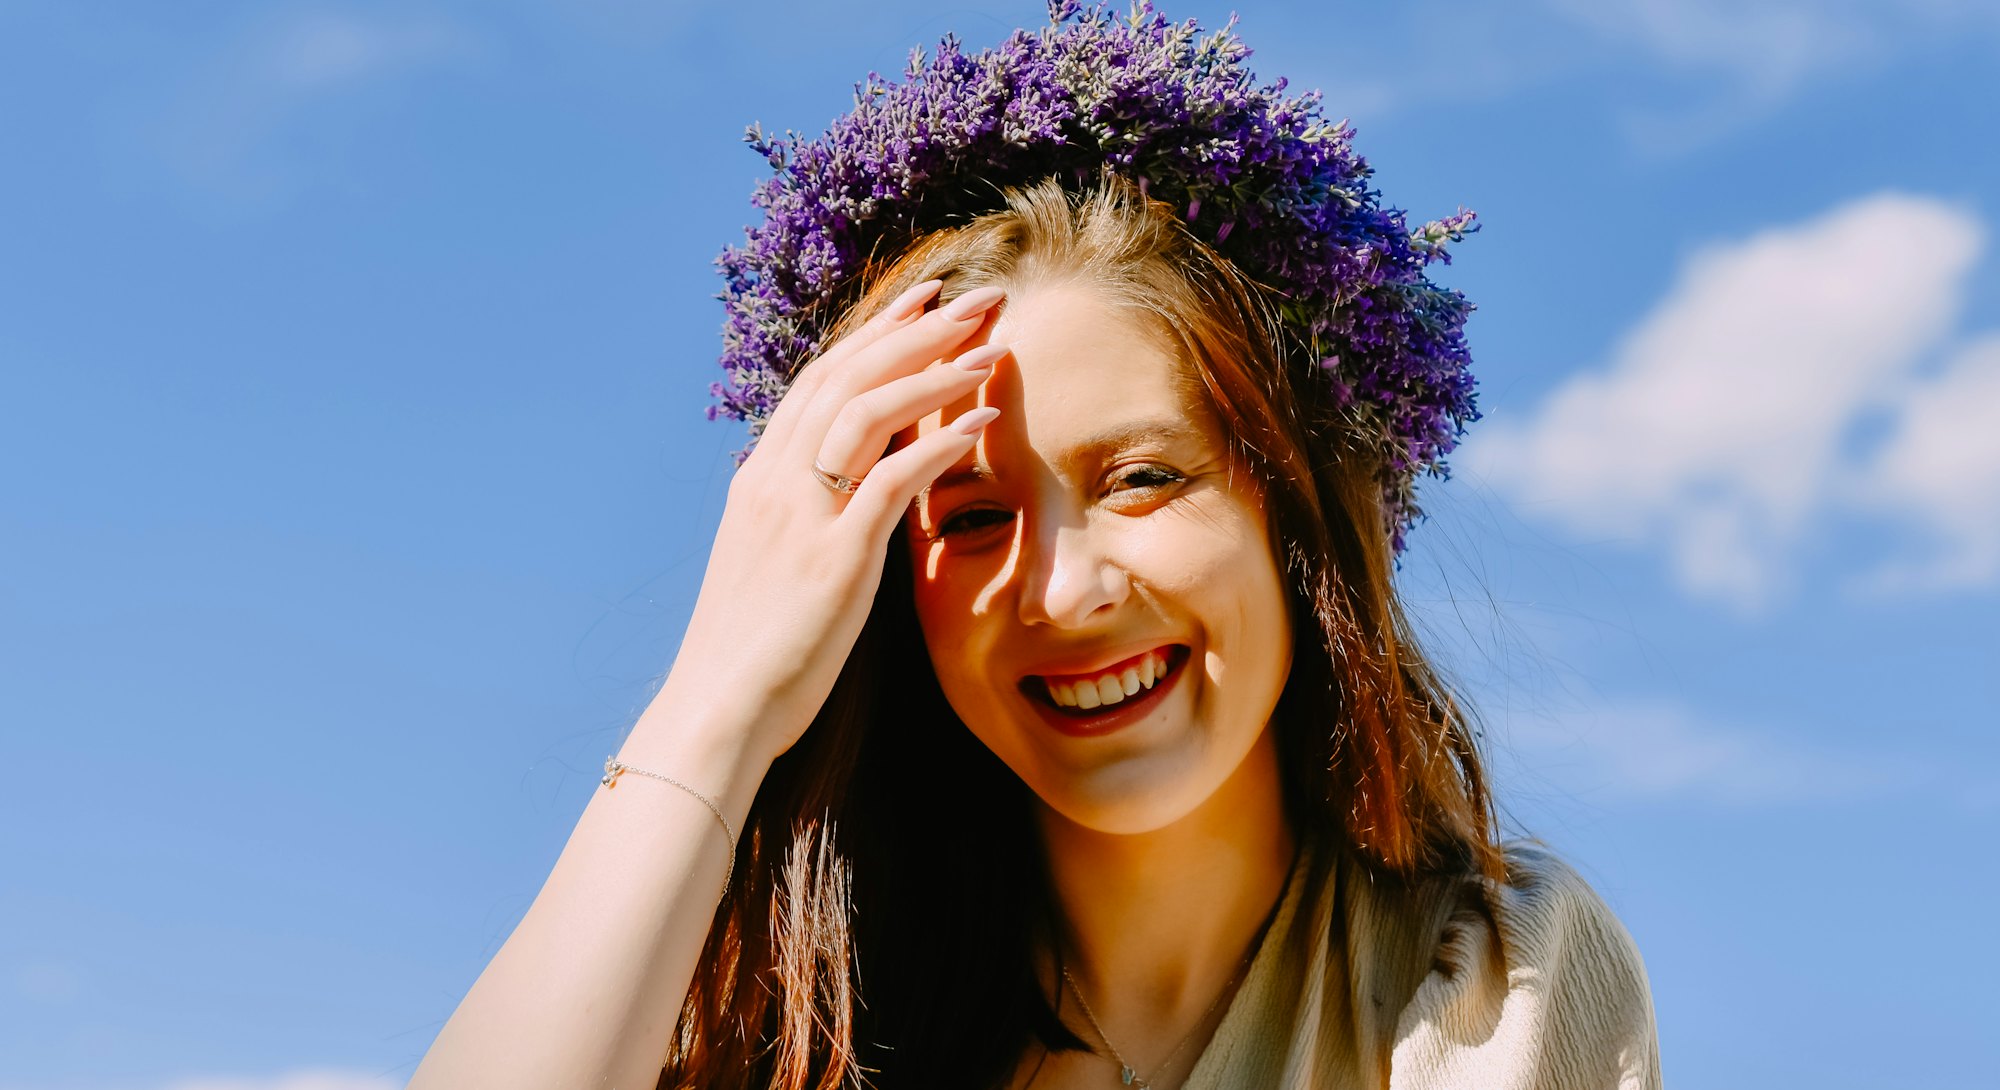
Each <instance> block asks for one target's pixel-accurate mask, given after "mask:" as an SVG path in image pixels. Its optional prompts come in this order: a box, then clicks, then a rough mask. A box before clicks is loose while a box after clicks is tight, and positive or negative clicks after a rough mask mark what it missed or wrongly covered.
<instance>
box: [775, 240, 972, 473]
mask: <svg viewBox="0 0 2000 1090" xmlns="http://www.w3.org/2000/svg"><path fill="white" fill-rule="evenodd" d="M943 286H944V281H942V280H926V281H924V282H923V283H921V284H918V285H916V286H914V287H912V288H910V289H909V290H907V291H905V292H903V294H901V295H898V296H896V298H895V299H894V300H893V301H891V302H890V303H889V305H888V306H886V307H883V308H882V310H881V311H880V312H879V313H877V314H876V315H875V316H874V317H872V318H870V319H868V320H867V321H866V322H864V323H862V325H861V328H859V329H856V330H855V331H854V332H852V333H850V334H848V335H847V336H845V337H842V338H841V339H840V340H839V342H837V343H836V344H835V345H834V346H833V347H832V348H829V349H827V350H826V351H825V352H822V353H821V354H820V355H818V356H817V357H815V358H814V359H812V360H811V361H809V362H808V363H807V364H806V365H805V366H804V367H803V368H801V369H800V370H799V373H798V374H796V375H793V376H792V382H791V385H790V386H789V387H788V388H787V389H786V391H785V396H784V397H783V398H782V399H780V400H779V402H778V407H777V409H775V410H774V411H773V412H772V413H771V418H770V419H769V420H768V421H766V422H765V424H764V434H763V435H762V436H761V437H760V438H759V440H758V443H759V445H760V446H761V445H763V444H766V443H768V444H771V445H772V446H773V447H774V448H776V449H780V450H782V449H783V448H784V444H785V443H786V442H788V441H789V438H790V435H791V429H792V428H793V427H794V426H795V424H796V420H795V418H796V417H797V416H798V415H799V413H800V412H801V411H803V410H804V407H805V406H806V405H807V404H809V403H810V402H811V401H812V399H813V395H814V393H815V391H817V390H818V389H819V387H820V384H821V383H823V382H825V381H826V376H827V375H828V373H830V372H832V371H835V370H838V369H839V368H840V366H841V363H842V361H843V360H846V359H847V358H849V357H851V356H853V355H854V353H856V352H858V351H860V350H861V349H863V348H865V347H867V346H868V345H871V344H874V343H875V342H876V341H878V340H881V339H882V338H883V337H885V336H888V335H889V334H890V333H891V332H893V331H895V330H897V329H900V328H902V327H903V326H905V325H908V324H909V323H911V322H913V321H915V320H916V319H917V317H918V316H919V315H921V314H922V313H923V311H924V304H925V303H927V302H929V301H930V298H931V296H932V295H935V294H936V293H937V290H938V289H939V288H941V287H943Z"/></svg>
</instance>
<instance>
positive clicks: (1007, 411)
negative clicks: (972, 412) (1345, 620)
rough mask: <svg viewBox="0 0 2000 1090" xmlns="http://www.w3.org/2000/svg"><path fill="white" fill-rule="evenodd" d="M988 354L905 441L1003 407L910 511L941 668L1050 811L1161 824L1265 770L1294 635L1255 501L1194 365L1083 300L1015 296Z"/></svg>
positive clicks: (1108, 827) (958, 701) (919, 585)
mask: <svg viewBox="0 0 2000 1090" xmlns="http://www.w3.org/2000/svg"><path fill="white" fill-rule="evenodd" d="M980 340H992V341H998V342H1002V343H1005V344H1008V345H1010V346H1011V347H1012V353H1011V354H1010V355H1009V356H1007V357H1005V358H1003V359H1002V360H1000V362H999V363H998V365H996V367H995V369H994V372H993V374H992V376H991V377H990V378H989V379H988V380H987V381H986V383H985V384H984V385H982V386H981V387H980V389H979V391H978V393H977V394H976V395H975V396H974V398H968V399H967V400H965V401H963V402H961V403H957V404H954V405H951V406H948V407H947V408H946V409H945V410H944V411H943V412H942V413H935V414H932V415H931V416H929V417H928V418H926V419H924V420H922V421H920V422H919V423H918V424H917V425H916V427H915V429H913V430H912V431H911V432H906V433H905V434H904V435H903V436H902V437H900V438H901V439H903V440H907V439H909V438H911V437H912V435H913V434H921V433H923V432H928V431H930V430H932V429H935V428H938V427H942V426H943V425H944V424H946V423H949V422H950V421H951V420H952V419H954V418H956V417H957V416H958V415H959V414H960V413H962V412H965V411H967V410H968V409H971V408H974V407H976V406H978V405H982V404H984V405H996V406H999V408H1000V409H1001V415H1000V418H999V419H998V420H996V421H994V423H993V424H992V425H990V426H989V427H988V428H987V429H986V433H985V435H984V436H983V437H982V438H981V439H980V442H979V445H978V446H977V447H976V448H974V450H973V451H972V452H971V453H969V454H968V455H966V456H965V457H964V458H962V459H960V460H959V462H958V463H957V464H956V465H954V466H953V467H952V469H950V470H947V471H946V473H945V474H944V475H943V476H941V477H940V478H939V479H938V481H937V482H936V483H934V484H933V485H932V486H931V488H930V489H929V490H928V491H927V492H926V493H925V494H924V495H921V496H919V497H918V500H917V502H916V503H915V504H913V505H912V506H911V509H910V512H909V514H908V515H907V516H905V525H904V531H905V535H906V539H907V541H908V545H909V549H910V552H911V560H912V565H911V567H912V570H913V573H914V575H915V578H916V587H915V597H916V610H917V616H918V619H919V621H920V622H921V624H922V627H923V633H924V641H925V643H926V645H927V646H928V647H929V650H930V657H931V663H932V666H933V667H934V668H935V669H936V671H937V677H938V681H939V683H940V684H941V686H942V688H943V691H944V695H945V697H946V699H948V700H949V701H950V703H951V706H952V708H953V709H954V710H955V711H956V712H957V713H958V715H959V717H960V718H961V719H963V720H964V721H965V724H966V726H967V727H969V728H970V729H971V731H972V733H973V734H974V735H976V736H978V738H979V740H980V741H982V742H984V743H985V744H986V746H987V747H988V748H989V749H991V750H992V751H993V752H994V753H995V754H996V755H997V756H999V758H1000V759H1001V760H1002V761H1004V762H1006V764H1007V765H1008V767H1010V768H1012V769H1013V770H1014V772H1015V774H1016V775H1018V776H1020V777H1021V779H1022V780H1023V781H1024V782H1026V783H1027V785H1028V786H1029V787H1030V788H1031V789H1033V791H1034V792H1035V793H1036V795H1038V796H1039V797H1040V798H1041V800H1042V801H1043V802H1044V803H1046V804H1047V805H1048V806H1049V807H1051V808H1052V809H1054V810H1055V811H1057V812H1059V813H1060V814H1062V815H1063V816H1065V817H1067V818H1068V819H1070V820H1071V821H1074V822H1076V823H1078V824H1080V825H1083V826H1086V827H1089V828H1093V829H1097V830H1100V831H1103V832H1116V833H1137V832H1146V831H1150V830H1153V829H1157V828H1160V827H1162V826H1164V825H1167V824H1169V823H1171V822H1174V821H1176V820H1178V819H1180V818H1181V817H1183V816H1185V815H1187V814H1188V813H1190V812H1191V811H1193V810H1194V809H1195V808H1196V807H1198V806H1199V805H1201V804H1202V803H1203V802H1204V801H1206V800H1207V799H1209V798H1210V796H1211V795H1214V794H1215V793H1216V790H1217V788H1218V787H1220V786H1221V785H1222V784H1223V783H1224V781H1226V780H1227V779H1228V778H1229V777H1230V776H1231V774H1232V773H1234V772H1235V771H1236V770H1237V769H1238V768H1239V766H1242V765H1243V764H1244V760H1245V758H1246V757H1247V756H1249V755H1250V754H1251V753H1252V751H1253V750H1256V749H1258V748H1259V747H1267V749H1266V752H1265V753H1264V756H1266V757H1271V758H1274V752H1272V751H1271V750H1270V748H1269V747H1274V745H1275V743H1274V741H1273V739H1272V736H1271V735H1270V733H1269V732H1267V731H1266V729H1265V728H1266V726H1267V724H1268V723H1269V722H1270V719H1271V713H1272V710H1273V709H1274V708H1275V707H1276V705H1277V701H1278V695H1279V692H1280V690H1281V689H1282V688H1283V686H1284V682H1285V678H1286V675H1287V673H1288V672H1289V671H1290V669H1291V653H1292V640H1291V630H1290V627H1289V623H1288V620H1287V612H1286V598H1285V589H1284V583H1283V579H1282V577H1281V575H1280V573H1279V570H1278V566H1277V563H1276V560H1275V556H1274V550H1273V549H1272V546H1271V541H1270V536H1269V533H1268V531H1267V529H1266V517H1265V513H1264V508H1263V504H1262V497H1261V493H1260V491H1259V489H1258V488H1257V486H1256V483H1255V482H1254V480H1253V479H1252V478H1251V476H1250V474H1248V473H1247V472H1246V471H1245V470H1243V469H1241V468H1238V469H1236V471H1235V472H1234V473H1232V472H1231V466H1230V463H1229V458H1228V450H1227V446H1226V444H1225V442H1224V437H1223V436H1222V434H1221V433H1220V431H1219V428H1218V426H1217V425H1216V423H1215V422H1214V421H1213V419H1212V414H1210V413H1209V412H1208V411H1207V410H1206V408H1205V407H1204V406H1203V405H1202V403H1201V402H1200V401H1199V400H1197V398H1196V397H1195V395H1194V394H1193V392H1192V390H1191V389H1190V386H1192V385H1195V380H1194V378H1193V375H1192V372H1191V371H1190V370H1189V369H1188V367H1187V365H1185V364H1183V363H1181V362H1180V361H1179V360H1178V359H1177V358H1176V357H1175V356H1174V355H1173V354H1172V353H1170V352H1169V351H1167V350H1166V349H1165V348H1164V347H1162V346H1161V345H1159V344H1157V343H1156V342H1155V340H1154V339H1153V338H1152V337H1150V336H1148V335H1147V332H1146V331H1145V329H1144V328H1143V327H1142V326H1140V325H1139V324H1137V323H1136V322H1135V321H1134V320H1132V319H1131V318H1128V317H1126V316H1124V315H1122V314H1120V313H1119V312H1118V311H1115V310H1113V309H1111V308H1110V307H1109V306H1108V305H1107V304H1106V303H1105V302H1104V301H1103V300H1102V299H1101V298H1100V297H1099V296H1098V295H1097V294H1096V293H1095V292H1094V291H1093V290H1092V289H1089V288H1085V287H1078V286H1074V285H1059V284H1052V285H1047V286H1043V287H1037V288H1034V289H1030V290H1029V291H1028V292H1027V293H1025V294H1020V295H1016V296H1013V297H1010V298H1009V299H1008V300H1007V302H1006V303H1005V304H1004V311H1003V312H1002V313H1001V314H1000V315H999V316H998V317H997V318H996V319H994V320H993V322H992V323H991V324H990V326H989V327H988V328H987V329H985V330H983V331H982V336H981V337H980V338H978V339H976V340H975V341H973V342H969V343H968V344H967V345H966V347H968V348H969V347H972V346H973V344H975V343H979V341H980ZM1160 666H1164V667H1165V669H1166V673H1165V674H1164V676H1163V677H1162V678H1161V679H1160V680H1158V681H1157V682H1156V683H1155V684H1154V685H1153V686H1152V687H1150V688H1149V687H1147V682H1148V680H1150V678H1151V671H1152V670H1153V669H1157V668H1159V667H1160ZM1149 668H1150V669H1149ZM1128 689H1130V690H1134V691H1133V692H1132V693H1131V695H1126V690H1128ZM1114 698H1115V699H1114ZM1063 705H1071V706H1067V707H1065V706H1063Z"/></svg>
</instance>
